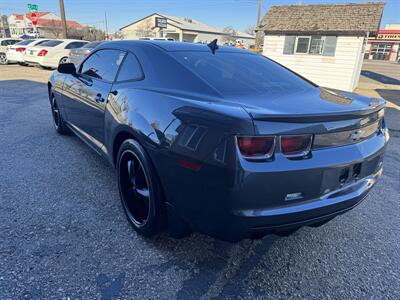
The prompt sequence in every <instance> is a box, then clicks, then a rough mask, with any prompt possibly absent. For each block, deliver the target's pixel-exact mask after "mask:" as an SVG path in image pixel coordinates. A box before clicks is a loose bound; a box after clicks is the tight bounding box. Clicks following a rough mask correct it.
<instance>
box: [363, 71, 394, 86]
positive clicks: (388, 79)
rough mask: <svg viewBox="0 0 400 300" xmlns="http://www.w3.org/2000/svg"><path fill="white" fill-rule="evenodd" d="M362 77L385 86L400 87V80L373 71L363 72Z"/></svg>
mask: <svg viewBox="0 0 400 300" xmlns="http://www.w3.org/2000/svg"><path fill="white" fill-rule="evenodd" d="M361 75H362V76H365V77H367V78H370V79H373V80H375V81H378V82H380V83H384V84H394V85H400V80H398V79H396V78H393V77H389V76H386V75H382V74H379V73H376V72H373V71H367V70H362V71H361Z"/></svg>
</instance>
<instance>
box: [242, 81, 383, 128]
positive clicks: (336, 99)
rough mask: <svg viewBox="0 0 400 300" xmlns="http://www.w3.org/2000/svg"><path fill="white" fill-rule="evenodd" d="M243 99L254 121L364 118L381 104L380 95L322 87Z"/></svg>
mask: <svg viewBox="0 0 400 300" xmlns="http://www.w3.org/2000/svg"><path fill="white" fill-rule="evenodd" d="M249 100H250V101H246V103H245V104H244V103H242V106H243V108H244V109H245V110H246V111H247V112H248V113H249V114H250V115H251V117H252V118H253V120H255V121H272V122H291V123H292V122H295V123H314V122H327V121H340V120H349V119H357V118H363V117H366V116H368V115H370V114H373V113H374V112H376V111H378V110H380V109H381V108H383V107H384V105H385V101H384V100H383V99H375V98H374V99H371V98H368V97H364V96H360V95H356V94H352V93H348V92H340V91H334V90H328V89H324V88H315V89H307V90H306V91H300V92H298V93H293V94H290V95H287V94H286V95H283V96H279V97H273V98H272V99H267V100H266V99H265V98H264V99H261V97H259V96H258V97H252V99H249Z"/></svg>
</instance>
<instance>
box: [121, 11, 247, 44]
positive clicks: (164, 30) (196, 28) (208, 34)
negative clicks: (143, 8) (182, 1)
mask: <svg viewBox="0 0 400 300" xmlns="http://www.w3.org/2000/svg"><path fill="white" fill-rule="evenodd" d="M120 32H121V34H122V36H123V38H124V39H139V38H143V37H169V38H173V39H174V40H175V41H181V42H194V43H208V42H211V41H212V40H214V39H219V40H221V41H222V42H223V41H224V40H226V32H224V31H223V29H221V28H215V27H212V26H210V25H207V24H204V23H202V22H199V21H197V20H194V19H191V18H185V17H175V16H167V15H164V14H159V13H153V14H151V15H149V16H146V17H144V18H142V19H140V20H137V21H135V22H133V23H131V24H129V25H126V26H124V27H122V28H121V29H120ZM232 33H233V34H232V36H231V37H230V39H238V40H243V42H244V43H245V44H248V45H253V44H254V41H255V37H254V36H252V35H250V34H247V33H244V32H240V31H236V30H235V31H232Z"/></svg>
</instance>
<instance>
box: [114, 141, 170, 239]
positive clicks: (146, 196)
mask: <svg viewBox="0 0 400 300" xmlns="http://www.w3.org/2000/svg"><path fill="white" fill-rule="evenodd" d="M117 172H118V187H119V194H120V198H121V202H122V205H123V207H124V210H125V213H126V216H127V218H128V220H129V222H130V223H131V224H132V226H133V228H134V229H135V230H136V231H137V232H138V233H139V234H141V235H143V236H147V237H149V236H152V235H154V234H156V233H157V232H158V231H159V230H161V229H162V227H163V219H164V217H163V216H164V204H163V199H162V193H161V185H160V183H159V179H158V177H157V174H156V172H155V170H154V167H153V165H152V163H151V161H150V158H149V157H148V155H147V153H146V152H145V150H144V149H143V147H142V146H141V145H140V144H139V143H138V142H136V141H135V140H133V139H128V140H126V141H124V142H123V143H122V145H121V147H120V149H119V152H118V159H117Z"/></svg>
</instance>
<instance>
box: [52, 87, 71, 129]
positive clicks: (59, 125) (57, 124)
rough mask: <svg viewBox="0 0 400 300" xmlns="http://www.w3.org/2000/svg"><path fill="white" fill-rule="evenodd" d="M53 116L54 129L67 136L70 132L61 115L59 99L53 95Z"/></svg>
mask: <svg viewBox="0 0 400 300" xmlns="http://www.w3.org/2000/svg"><path fill="white" fill-rule="evenodd" d="M50 105H51V114H52V115H53V124H54V128H55V129H56V131H57V132H58V133H59V134H67V133H69V132H70V130H69V129H68V127H67V126H66V125H65V123H64V120H63V118H62V115H61V111H60V108H59V106H58V103H57V99H56V97H55V96H54V94H53V93H51V96H50Z"/></svg>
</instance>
